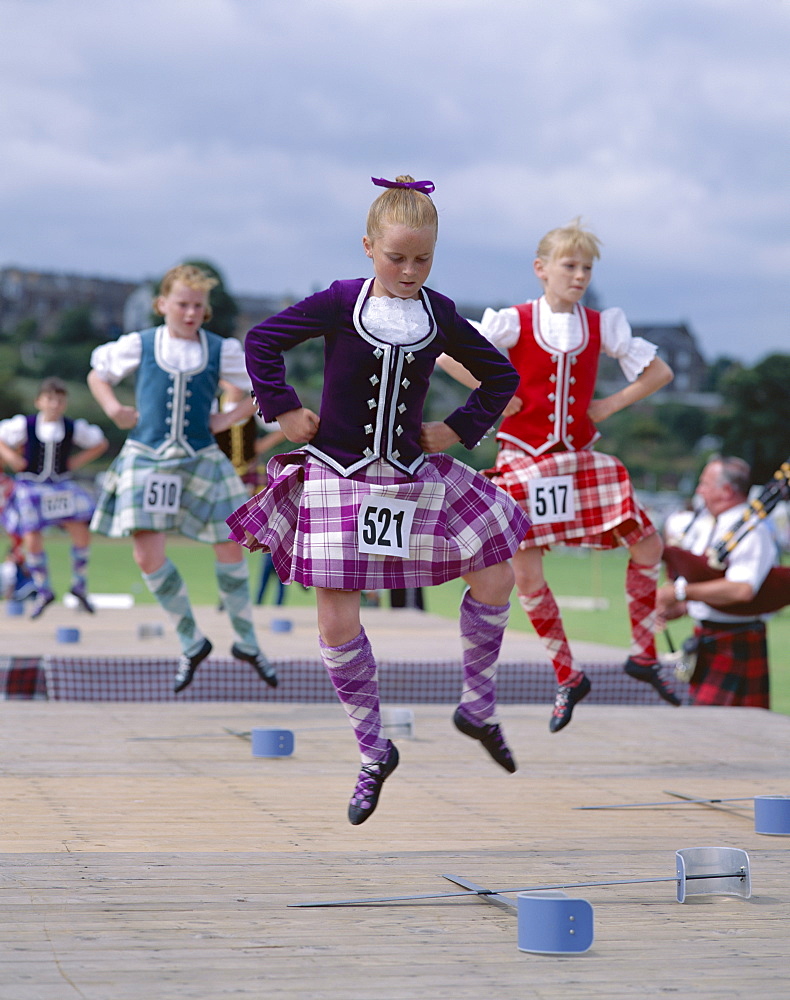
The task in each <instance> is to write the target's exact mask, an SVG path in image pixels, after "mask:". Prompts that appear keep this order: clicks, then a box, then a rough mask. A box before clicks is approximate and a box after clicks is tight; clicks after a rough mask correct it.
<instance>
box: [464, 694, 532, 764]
mask: <svg viewBox="0 0 790 1000" xmlns="http://www.w3.org/2000/svg"><path fill="white" fill-rule="evenodd" d="M453 724H454V726H455V728H456V729H457V730H459V732H462V733H463V734H464V735H465V736H471V737H472V739H473V740H479V741H480V742H481V743H482V744H483V746H484V747H485V749H486V750H487V751H488V752H489V754H490V755H491V756H492V757H493V759H494V760H495V761H496V762H497V764H499V766H500V767H504V769H505V770H506V771H507V772H508V773H509V774H513V773H514V772H515V771H516V770H517V769H518V765H517V764H516V761H515V759H514V757H513V754H512V753H511V752H510V747H509V746H508V745H507V743H506V742H505V734H504V733H503V732H502V727H501V726H500V725H498V724H497V723H495V722H494V723H490V724H489V725H486V724H485V723H483V724H482V725H480V724H479V723H477V722H472V720H471V719H469V718H467V716H466V715H465V714H464V712H463V710H462V709H460V708H456V710H455V715H453Z"/></svg>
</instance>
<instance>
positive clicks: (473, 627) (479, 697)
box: [461, 590, 510, 724]
mask: <svg viewBox="0 0 790 1000" xmlns="http://www.w3.org/2000/svg"><path fill="white" fill-rule="evenodd" d="M509 614H510V605H509V604H503V605H491V604H481V603H480V601H476V600H475V599H474V598H473V597H472V596H471V594H470V592H469V591H468V590H467V591H466V593H465V594H464V597H463V600H462V601H461V642H462V645H463V654H464V686H463V692H462V694H461V710H462V712H463V714H464V715H466V716H467V718H469V719H471V720H472V721H473V722H477V723H486V724H490V723H494V722H496V721H497V715H496V671H497V658H498V656H499V650H500V647H501V646H502V636H503V635H504V633H505V627H506V625H507V620H508V616H509Z"/></svg>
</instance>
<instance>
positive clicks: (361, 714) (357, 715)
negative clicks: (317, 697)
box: [318, 629, 389, 764]
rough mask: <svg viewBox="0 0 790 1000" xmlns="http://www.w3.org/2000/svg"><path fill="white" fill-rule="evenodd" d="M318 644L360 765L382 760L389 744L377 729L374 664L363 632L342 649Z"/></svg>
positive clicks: (344, 644)
mask: <svg viewBox="0 0 790 1000" xmlns="http://www.w3.org/2000/svg"><path fill="white" fill-rule="evenodd" d="M318 642H319V645H320V647H321V658H322V659H323V661H324V666H325V667H326V669H327V671H328V672H329V679H330V680H331V681H332V684H333V685H334V687H335V691H337V696H338V698H339V699H340V703H341V704H342V706H343V708H344V709H345V710H346V715H347V716H348V721H349V722H350V723H351V725H352V726H353V728H354V734H355V736H356V738H357V743H358V744H359V753H360V756H361V758H362V763H363V764H372V763H373V762H374V761H380V760H384V758H385V757H386V756H387V751H388V750H389V740H388V739H387V738H386V737H385V736H384V734H383V732H382V728H381V712H380V711H379V687H378V680H377V677H376V661H375V660H374V659H373V650H372V649H371V648H370V642H369V641H368V637H367V636H366V635H365V630H364V629H361V630H360V633H359V635H358V636H357V637H356V639H352V640H351V641H350V642H345V643H343V645H342V646H327V645H326V644H325V643H324V641H323V640H322V639H321V638H320V637H319V640H318Z"/></svg>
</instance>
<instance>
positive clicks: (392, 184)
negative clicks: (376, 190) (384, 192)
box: [370, 177, 436, 194]
mask: <svg viewBox="0 0 790 1000" xmlns="http://www.w3.org/2000/svg"><path fill="white" fill-rule="evenodd" d="M370 179H371V180H372V181H373V183H374V184H375V185H376V186H377V187H383V188H412V190H414V191H419V192H420V194H432V193H433V192H434V191H435V190H436V185H435V184H434V183H433V181H388V180H387V179H386V178H384V177H371V178H370Z"/></svg>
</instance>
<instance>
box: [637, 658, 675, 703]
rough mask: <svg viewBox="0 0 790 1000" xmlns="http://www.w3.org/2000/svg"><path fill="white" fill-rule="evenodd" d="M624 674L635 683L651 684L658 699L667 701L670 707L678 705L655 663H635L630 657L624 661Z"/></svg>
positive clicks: (673, 693)
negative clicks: (658, 696)
mask: <svg viewBox="0 0 790 1000" xmlns="http://www.w3.org/2000/svg"><path fill="white" fill-rule="evenodd" d="M624 669H625V672H626V673H627V674H628V676H629V677H633V678H634V680H636V681H644V682H645V684H651V685H652V686H653V687H654V688H655V689H656V691H657V692H658V694H659V695H660V697H662V698H663V699H664V701H668V702H669V704H670V705H675V706H677V705H679V704H680V698H678V696H677V695H676V694H675V692H674V691H673V690H672V688H671V687H670V686H669V685H668V684H667V682H666V681H665V680H664V678H663V677H662V676H661V670H660V668H659V665H658V663H657V662H653V663H637V662H636V660H634V659H633V658H632V657H629V658H628V659H627V660H626V661H625V667H624Z"/></svg>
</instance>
